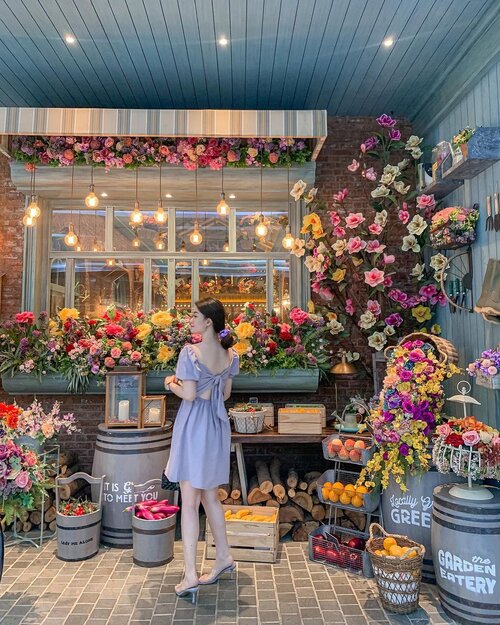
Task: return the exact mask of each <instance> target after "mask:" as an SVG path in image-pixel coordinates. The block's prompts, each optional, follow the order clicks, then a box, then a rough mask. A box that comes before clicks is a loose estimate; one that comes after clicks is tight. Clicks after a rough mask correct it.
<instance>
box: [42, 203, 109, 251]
mask: <svg viewBox="0 0 500 625" xmlns="http://www.w3.org/2000/svg"><path fill="white" fill-rule="evenodd" d="M70 223H72V224H73V226H74V230H75V232H76V233H77V234H78V235H79V237H80V245H81V249H82V250H84V251H87V252H88V251H92V250H93V248H94V247H95V246H94V243H95V242H97V247H98V248H99V249H101V250H103V249H104V232H105V223H106V209H102V210H101V209H98V210H89V209H85V208H83V209H78V210H73V211H70V210H69V209H61V210H59V209H57V210H53V211H52V219H51V225H50V249H51V250H52V251H53V252H61V251H64V252H74V251H75V248H74V247H68V246H67V245H66V244H65V243H64V237H65V236H66V234H67V233H68V227H69V224H70Z"/></svg>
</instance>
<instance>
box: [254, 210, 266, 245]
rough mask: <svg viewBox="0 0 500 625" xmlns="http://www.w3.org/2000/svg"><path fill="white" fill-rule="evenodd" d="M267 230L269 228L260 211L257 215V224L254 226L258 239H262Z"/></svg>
mask: <svg viewBox="0 0 500 625" xmlns="http://www.w3.org/2000/svg"><path fill="white" fill-rule="evenodd" d="M268 232H269V228H268V227H267V226H266V222H265V221H264V215H263V214H262V213H261V214H260V215H259V221H258V222H257V225H256V226H255V234H256V235H257V236H258V237H259V238H260V239H263V238H264V237H265V236H266V235H267V233H268Z"/></svg>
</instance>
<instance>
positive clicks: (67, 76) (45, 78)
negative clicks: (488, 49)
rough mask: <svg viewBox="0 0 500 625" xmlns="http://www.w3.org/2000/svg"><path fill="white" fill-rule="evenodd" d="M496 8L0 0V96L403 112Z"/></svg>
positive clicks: (315, 1) (458, 2)
mask: <svg viewBox="0 0 500 625" xmlns="http://www.w3.org/2000/svg"><path fill="white" fill-rule="evenodd" d="M499 12H500V2H499V0H0V106H47V107H51V106H68V107H105V108H109V107H112V108H247V109H252V108H258V109H328V112H329V113H330V114H332V115H373V114H379V113H381V112H383V111H393V112H394V113H395V114H397V115H404V116H406V117H408V118H410V119H412V118H413V117H415V115H417V113H418V112H419V110H420V108H421V106H422V101H423V99H424V98H429V96H430V95H431V94H432V93H433V92H434V91H435V90H436V89H438V88H439V85H440V83H441V81H442V80H444V79H445V77H446V75H447V73H448V72H449V71H450V70H451V69H452V68H456V67H457V64H458V63H463V67H464V73H466V72H467V51H468V49H469V48H470V46H471V45H472V44H474V42H475V41H477V40H479V39H480V37H481V35H482V33H483V32H484V29H485V28H487V27H488V25H489V24H491V23H492V22H493V20H494V19H496V18H497V17H498V14H499ZM68 34H70V35H73V36H74V37H75V38H76V42H75V44H74V45H69V44H67V43H66V42H65V40H64V37H65V36H66V35H68ZM221 36H225V37H227V39H228V40H229V45H228V46H227V47H225V48H223V47H221V46H220V45H218V44H217V40H218V39H219V38H220V37H221ZM388 36H392V37H394V39H395V44H394V45H393V46H392V47H390V48H386V47H384V46H382V45H381V43H382V41H383V40H384V38H386V37H388ZM499 45H500V37H499Z"/></svg>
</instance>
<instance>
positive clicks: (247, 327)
mask: <svg viewBox="0 0 500 625" xmlns="http://www.w3.org/2000/svg"><path fill="white" fill-rule="evenodd" d="M234 333H235V334H236V336H237V337H238V338H239V339H240V341H241V340H243V339H249V338H250V337H251V336H253V335H254V334H255V328H254V327H253V325H252V324H251V323H248V321H243V322H242V323H239V324H238V325H237V326H236V328H235V329H234Z"/></svg>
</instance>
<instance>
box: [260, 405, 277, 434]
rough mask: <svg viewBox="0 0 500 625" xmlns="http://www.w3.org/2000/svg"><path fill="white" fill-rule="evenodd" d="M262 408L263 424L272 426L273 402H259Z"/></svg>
mask: <svg viewBox="0 0 500 625" xmlns="http://www.w3.org/2000/svg"><path fill="white" fill-rule="evenodd" d="M260 405H261V406H262V408H264V412H265V414H266V416H265V417H264V425H268V426H269V427H272V428H273V427H274V404H260Z"/></svg>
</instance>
